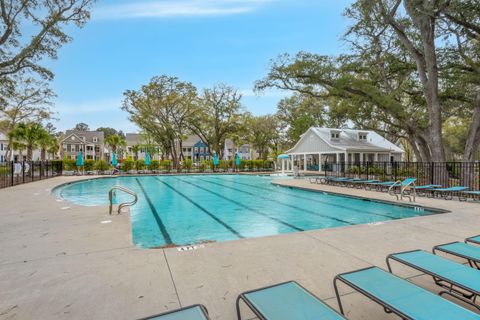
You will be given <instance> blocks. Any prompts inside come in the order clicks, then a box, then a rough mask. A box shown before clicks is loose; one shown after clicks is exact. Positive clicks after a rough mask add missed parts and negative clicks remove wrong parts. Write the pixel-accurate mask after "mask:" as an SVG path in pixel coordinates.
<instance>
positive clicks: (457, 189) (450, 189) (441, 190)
mask: <svg viewBox="0 0 480 320" xmlns="http://www.w3.org/2000/svg"><path fill="white" fill-rule="evenodd" d="M467 189H468V188H467V187H450V188H438V189H435V188H433V189H432V190H434V191H439V192H455V191H464V190H467Z"/></svg>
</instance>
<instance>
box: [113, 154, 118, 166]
mask: <svg viewBox="0 0 480 320" xmlns="http://www.w3.org/2000/svg"><path fill="white" fill-rule="evenodd" d="M117 164H118V162H117V154H116V153H115V152H114V153H112V166H114V167H115V166H116V165H117Z"/></svg>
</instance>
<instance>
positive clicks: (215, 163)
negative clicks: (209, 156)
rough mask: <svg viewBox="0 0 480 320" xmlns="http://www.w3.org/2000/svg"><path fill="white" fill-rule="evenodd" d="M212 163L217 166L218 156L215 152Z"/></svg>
mask: <svg viewBox="0 0 480 320" xmlns="http://www.w3.org/2000/svg"><path fill="white" fill-rule="evenodd" d="M213 165H214V166H215V167H216V166H218V156H217V153H216V152H215V153H214V154H213Z"/></svg>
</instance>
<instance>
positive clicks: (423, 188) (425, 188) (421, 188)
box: [414, 184, 442, 197]
mask: <svg viewBox="0 0 480 320" xmlns="http://www.w3.org/2000/svg"><path fill="white" fill-rule="evenodd" d="M441 187H442V185H441V184H425V185H423V186H415V187H414V188H415V191H416V192H417V195H419V196H421V197H422V196H426V195H427V192H431V190H432V189H436V188H441Z"/></svg>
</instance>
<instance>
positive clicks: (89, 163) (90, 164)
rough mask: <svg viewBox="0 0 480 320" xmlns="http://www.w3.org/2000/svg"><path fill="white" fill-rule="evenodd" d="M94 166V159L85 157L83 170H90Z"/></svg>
mask: <svg viewBox="0 0 480 320" xmlns="http://www.w3.org/2000/svg"><path fill="white" fill-rule="evenodd" d="M94 166H95V160H92V159H87V160H85V162H84V163H83V167H84V169H85V171H92V170H93V167H94Z"/></svg>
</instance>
